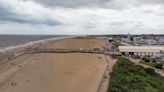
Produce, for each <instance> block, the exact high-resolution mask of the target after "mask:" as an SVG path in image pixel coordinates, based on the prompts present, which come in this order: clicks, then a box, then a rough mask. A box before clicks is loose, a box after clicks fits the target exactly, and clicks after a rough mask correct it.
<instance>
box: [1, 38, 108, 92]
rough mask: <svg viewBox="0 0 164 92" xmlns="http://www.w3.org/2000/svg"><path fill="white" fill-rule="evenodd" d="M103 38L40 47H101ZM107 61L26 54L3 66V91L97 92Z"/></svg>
mask: <svg viewBox="0 0 164 92" xmlns="http://www.w3.org/2000/svg"><path fill="white" fill-rule="evenodd" d="M102 46H103V41H102V40H99V39H86V38H84V39H83V38H78V39H77V38H76V39H67V40H62V41H50V42H48V43H47V44H45V45H44V46H41V47H40V48H99V47H102ZM106 66H107V62H106V59H105V56H104V55H100V54H88V53H67V54H66V53H62V54H60V53H58V54H57V53H37V54H26V55H23V56H21V57H19V58H16V59H14V60H11V61H9V62H7V63H4V64H1V65H0V92H96V91H97V88H98V86H99V84H100V81H101V80H102V77H103V75H104V71H105V69H106Z"/></svg>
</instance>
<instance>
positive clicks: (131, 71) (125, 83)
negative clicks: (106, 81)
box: [108, 55, 164, 92]
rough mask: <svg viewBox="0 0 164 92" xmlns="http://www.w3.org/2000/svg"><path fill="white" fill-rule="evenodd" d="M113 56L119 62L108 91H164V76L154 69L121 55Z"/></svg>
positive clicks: (115, 67)
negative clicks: (146, 67) (137, 63)
mask: <svg viewBox="0 0 164 92" xmlns="http://www.w3.org/2000/svg"><path fill="white" fill-rule="evenodd" d="M113 58H117V59H118V62H117V63H116V64H115V65H114V68H113V72H112V73H111V79H110V85H109V89H108V92H164V77H161V76H160V75H158V74H156V73H155V72H154V71H152V70H153V69H144V68H143V67H141V66H138V65H134V64H133V63H132V62H131V61H129V60H128V59H126V58H123V57H120V56H115V55H113Z"/></svg>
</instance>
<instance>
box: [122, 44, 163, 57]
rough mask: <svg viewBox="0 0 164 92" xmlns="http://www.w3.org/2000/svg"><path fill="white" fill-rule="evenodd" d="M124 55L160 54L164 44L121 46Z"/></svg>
mask: <svg viewBox="0 0 164 92" xmlns="http://www.w3.org/2000/svg"><path fill="white" fill-rule="evenodd" d="M119 51H120V52H121V53H122V54H123V55H138V56H160V55H161V52H164V46H119Z"/></svg>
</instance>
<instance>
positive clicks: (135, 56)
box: [132, 55, 141, 59]
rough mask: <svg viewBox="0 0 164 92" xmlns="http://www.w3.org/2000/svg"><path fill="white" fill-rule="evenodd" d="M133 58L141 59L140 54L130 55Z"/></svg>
mask: <svg viewBox="0 0 164 92" xmlns="http://www.w3.org/2000/svg"><path fill="white" fill-rule="evenodd" d="M132 57H133V58H134V59H141V57H140V56H138V55H134V56H132Z"/></svg>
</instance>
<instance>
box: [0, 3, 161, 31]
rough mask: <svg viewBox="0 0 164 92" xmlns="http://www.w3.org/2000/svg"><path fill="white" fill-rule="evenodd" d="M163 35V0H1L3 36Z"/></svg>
mask: <svg viewBox="0 0 164 92" xmlns="http://www.w3.org/2000/svg"><path fill="white" fill-rule="evenodd" d="M127 33H131V34H164V0H0V34H127Z"/></svg>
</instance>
